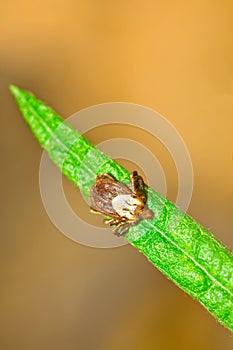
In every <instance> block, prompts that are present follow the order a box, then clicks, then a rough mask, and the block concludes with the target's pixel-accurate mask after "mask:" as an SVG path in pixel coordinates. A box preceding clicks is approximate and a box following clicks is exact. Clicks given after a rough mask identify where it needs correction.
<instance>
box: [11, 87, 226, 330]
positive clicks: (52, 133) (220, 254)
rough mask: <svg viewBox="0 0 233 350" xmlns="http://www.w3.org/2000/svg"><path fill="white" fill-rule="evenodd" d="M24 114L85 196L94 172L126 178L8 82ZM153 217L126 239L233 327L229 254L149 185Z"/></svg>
mask: <svg viewBox="0 0 233 350" xmlns="http://www.w3.org/2000/svg"><path fill="white" fill-rule="evenodd" d="M10 90H11V92H12V94H13V95H14V97H15V99H16V101H17V103H18V105H19V108H20V110H21V113H22V115H23V116H24V118H25V120H26V122H27V123H28V125H29V127H30V128H31V130H32V132H33V133H34V135H35V136H36V138H37V139H38V141H39V143H40V144H41V146H42V147H43V148H44V149H45V150H46V151H47V152H48V154H49V156H50V157H51V159H52V160H53V161H54V163H55V164H56V165H57V166H58V167H59V168H60V169H61V171H62V172H63V173H64V174H65V175H66V176H67V177H68V178H69V179H70V180H71V181H72V182H73V183H74V184H75V185H77V186H78V187H79V188H80V190H81V191H82V192H83V194H84V195H85V196H86V197H87V198H89V197H90V188H91V186H92V185H93V183H94V182H95V178H96V175H97V174H101V173H104V172H106V173H109V174H111V175H112V176H114V177H115V178H116V179H117V180H118V181H121V182H124V183H125V184H128V183H129V172H128V171H127V170H126V169H124V168H123V167H122V166H120V165H119V164H117V163H116V162H115V161H113V160H111V159H110V158H109V157H108V156H106V155H105V154H103V153H102V152H100V151H99V150H98V149H96V148H95V147H94V146H93V145H91V144H90V143H89V142H88V140H87V139H85V138H84V137H83V136H82V135H80V134H79V133H78V132H77V131H76V130H74V129H73V128H72V127H71V126H69V125H68V124H67V123H65V122H64V121H63V119H62V118H61V117H60V116H58V115H57V114H56V113H55V112H54V111H53V110H52V109H51V108H50V107H48V106H46V105H45V104H44V103H42V102H41V101H39V100H38V99H36V98H35V97H34V96H33V95H32V94H30V93H28V92H26V91H24V90H21V89H19V88H17V87H15V86H10ZM148 206H149V208H150V209H152V210H153V212H154V214H155V215H154V218H153V219H152V220H147V221H146V220H144V221H141V222H140V223H139V224H138V225H136V226H133V227H132V228H130V230H129V232H128V233H127V234H126V236H125V237H126V239H127V240H128V241H129V242H130V243H131V244H132V245H133V246H134V247H136V248H137V249H138V250H139V251H141V252H142V253H143V254H144V255H145V256H146V257H147V258H148V259H149V261H151V262H152V264H154V265H155V266H156V267H157V268H158V269H159V270H160V271H162V272H163V273H164V274H165V275H166V276H167V277H168V278H169V279H171V280H172V281H174V282H175V283H176V284H177V285H178V286H179V287H180V288H182V289H183V290H184V291H185V292H187V293H189V294H190V295H191V296H192V297H194V298H195V299H196V300H198V301H199V302H201V303H202V304H203V305H204V306H205V307H206V309H207V310H209V311H210V312H211V313H212V314H213V315H214V316H215V317H216V318H217V319H218V320H219V322H221V323H222V324H223V325H224V326H225V327H227V328H229V329H230V330H233V254H232V252H231V251H229V250H228V249H227V248H226V247H225V246H224V245H223V244H222V243H221V242H219V241H218V240H217V239H216V238H215V237H214V236H213V235H212V234H211V233H210V232H208V231H207V230H206V229H204V228H203V227H202V226H201V225H199V224H198V223H197V222H196V221H194V220H193V219H192V218H191V217H190V216H188V215H187V214H185V213H182V212H181V211H180V210H179V209H178V208H176V207H175V206H174V205H173V204H172V203H171V202H169V201H168V200H166V199H165V198H163V197H162V196H161V195H159V194H158V193H156V192H155V191H154V190H152V189H151V188H149V189H148Z"/></svg>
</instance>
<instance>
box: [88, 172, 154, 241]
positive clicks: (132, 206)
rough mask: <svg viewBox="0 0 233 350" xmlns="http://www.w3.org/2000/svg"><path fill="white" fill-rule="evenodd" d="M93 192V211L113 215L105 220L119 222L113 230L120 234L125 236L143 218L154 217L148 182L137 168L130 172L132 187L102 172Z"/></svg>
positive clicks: (93, 187)
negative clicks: (147, 186) (147, 189)
mask: <svg viewBox="0 0 233 350" xmlns="http://www.w3.org/2000/svg"><path fill="white" fill-rule="evenodd" d="M90 195H91V211H92V212H95V213H100V214H104V215H107V216H109V217H110V219H107V220H105V223H106V224H109V225H110V226H114V225H115V226H116V227H115V228H114V230H113V232H114V233H115V234H116V235H118V236H122V235H124V234H125V233H126V232H127V231H128V230H129V228H130V226H132V225H135V224H137V223H138V222H139V221H140V220H143V219H152V218H153V216H154V214H153V212H152V211H151V210H150V209H148V208H147V206H146V200H147V197H146V192H145V184H144V181H143V179H142V177H141V176H140V175H138V173H137V172H136V171H133V172H132V174H131V175H130V185H129V187H127V186H125V185H124V184H122V183H121V182H118V181H116V180H115V179H114V178H113V177H112V176H111V175H109V174H105V173H104V174H100V175H98V176H97V177H96V182H95V183H94V185H93V186H92V188H91V193H90Z"/></svg>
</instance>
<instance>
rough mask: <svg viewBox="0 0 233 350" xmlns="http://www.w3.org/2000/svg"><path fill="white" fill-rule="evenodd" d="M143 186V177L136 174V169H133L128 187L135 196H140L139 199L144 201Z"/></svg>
mask: <svg viewBox="0 0 233 350" xmlns="http://www.w3.org/2000/svg"><path fill="white" fill-rule="evenodd" d="M144 188H145V184H144V181H143V178H142V177H141V176H140V175H138V173H137V171H133V172H132V174H131V175H130V189H131V191H132V192H133V193H135V194H136V195H137V197H139V198H141V200H142V201H143V202H144V203H145V202H146V196H145V194H144V193H143V191H144Z"/></svg>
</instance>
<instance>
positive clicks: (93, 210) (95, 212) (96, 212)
mask: <svg viewBox="0 0 233 350" xmlns="http://www.w3.org/2000/svg"><path fill="white" fill-rule="evenodd" d="M90 212H91V213H93V214H101V213H100V212H99V211H98V210H96V209H95V208H92V207H90Z"/></svg>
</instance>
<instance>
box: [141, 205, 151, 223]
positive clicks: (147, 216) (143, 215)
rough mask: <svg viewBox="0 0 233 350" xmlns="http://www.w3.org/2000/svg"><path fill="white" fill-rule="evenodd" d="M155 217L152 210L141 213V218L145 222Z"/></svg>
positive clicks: (144, 210)
mask: <svg viewBox="0 0 233 350" xmlns="http://www.w3.org/2000/svg"><path fill="white" fill-rule="evenodd" d="M153 217H154V213H153V211H152V210H150V209H145V208H144V209H143V210H142V211H141V213H140V218H142V219H144V220H149V219H153Z"/></svg>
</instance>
